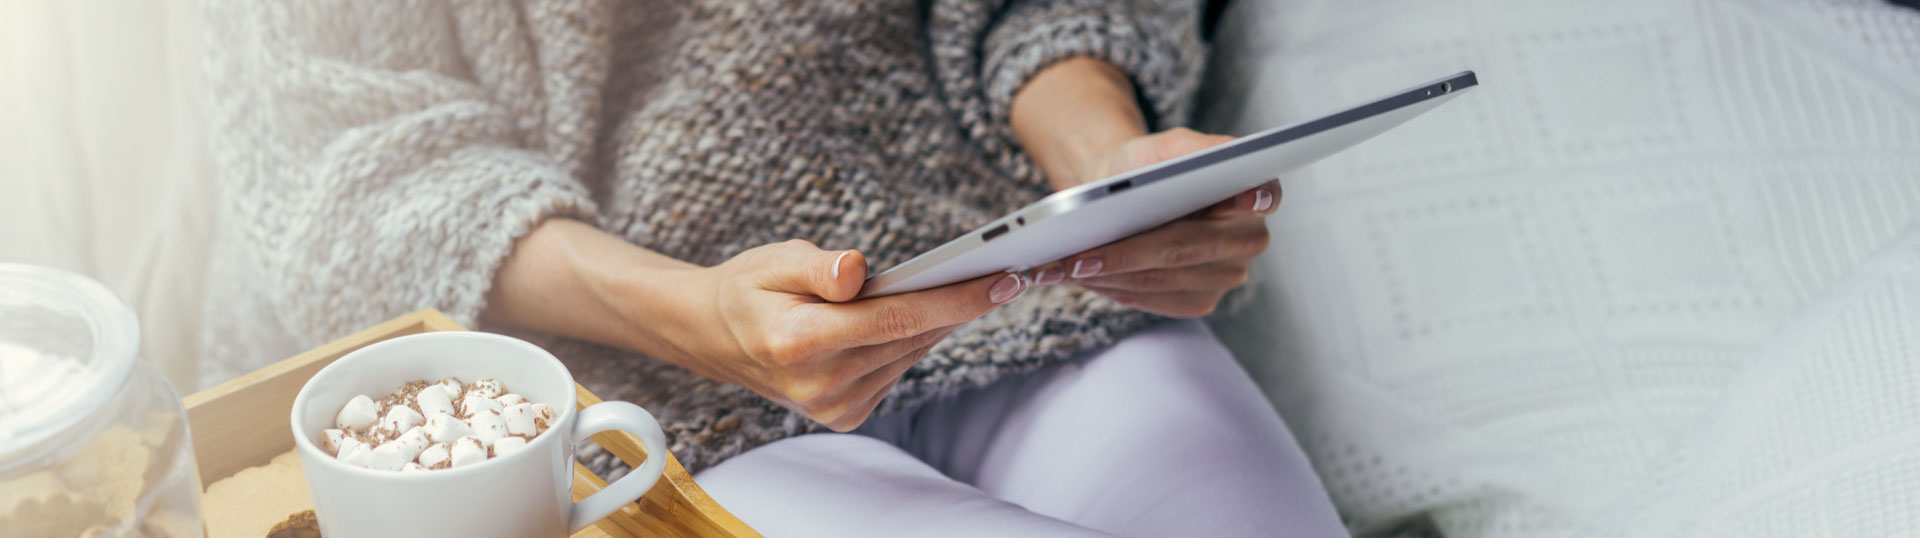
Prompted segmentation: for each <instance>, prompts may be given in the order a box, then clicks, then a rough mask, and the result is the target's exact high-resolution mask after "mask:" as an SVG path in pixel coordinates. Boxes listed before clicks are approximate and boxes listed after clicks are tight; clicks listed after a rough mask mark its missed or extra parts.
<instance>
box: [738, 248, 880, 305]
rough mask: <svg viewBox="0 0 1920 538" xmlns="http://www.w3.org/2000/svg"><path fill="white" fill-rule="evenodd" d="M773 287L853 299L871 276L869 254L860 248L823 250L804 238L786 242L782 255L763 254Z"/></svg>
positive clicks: (835, 299) (832, 298) (770, 287)
mask: <svg viewBox="0 0 1920 538" xmlns="http://www.w3.org/2000/svg"><path fill="white" fill-rule="evenodd" d="M763 263H766V264H767V267H765V268H764V269H766V271H767V273H766V274H767V276H768V278H767V279H766V282H765V287H766V288H767V289H768V290H771V291H778V292H785V293H794V294H800V295H812V296H815V297H819V298H821V299H826V300H827V301H831V302H836V303H838V302H842V301H850V300H852V299H853V297H854V296H855V295H858V294H859V293H860V286H861V285H862V284H864V283H866V280H867V257H866V256H864V255H862V254H860V251H857V250H820V249H819V247H815V246H813V244H811V243H806V242H803V241H792V242H789V243H788V244H787V245H783V248H781V249H780V252H779V255H777V256H769V257H767V258H763Z"/></svg>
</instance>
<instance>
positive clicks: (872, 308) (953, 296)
mask: <svg viewBox="0 0 1920 538" xmlns="http://www.w3.org/2000/svg"><path fill="white" fill-rule="evenodd" d="M1029 287H1031V285H1030V284H1028V282H1027V280H1026V278H1025V277H1022V276H1020V274H1018V273H1010V272H1009V273H997V274H993V275H987V276H984V277H980V278H976V279H973V280H968V281H966V282H960V283H957V284H948V285H946V286H941V287H938V288H932V289H926V290H920V291H916V292H911V293H902V294H899V295H889V296H886V297H879V298H874V299H866V300H861V301H854V302H849V303H840V304H815V305H802V308H801V309H799V311H800V314H802V315H804V316H805V318H806V319H807V322H806V323H807V328H809V329H810V330H813V331H817V332H818V333H819V334H830V335H836V336H835V338H836V341H838V342H839V343H840V344H842V345H844V346H846V347H857V346H868V345H874V344H881V343H886V342H891V341H894V340H900V339H903V338H909V337H912V336H914V335H918V334H921V333H925V332H927V331H931V330H934V329H938V328H941V327H949V326H954V325H959V324H962V323H966V322H968V321H973V319H974V318H978V317H980V316H981V315H982V314H986V313H987V312H991V311H993V309H994V308H995V307H998V306H1000V305H1001V304H1005V303H1006V302H1007V301H1012V300H1013V299H1014V298H1015V297H1019V296H1020V295H1021V294H1024V293H1026V292H1027V289H1028V288H1029Z"/></svg>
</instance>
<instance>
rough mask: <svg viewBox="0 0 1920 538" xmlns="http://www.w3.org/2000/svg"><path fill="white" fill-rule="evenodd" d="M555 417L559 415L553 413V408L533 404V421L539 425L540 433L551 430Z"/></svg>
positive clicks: (541, 404)
mask: <svg viewBox="0 0 1920 538" xmlns="http://www.w3.org/2000/svg"><path fill="white" fill-rule="evenodd" d="M557 417H559V413H556V412H554V409H553V406H551V405H547V404H543V403H536V404H533V420H534V421H535V422H536V423H537V424H539V426H540V431H546V430H547V428H552V427H553V420H554V419H555V418H557Z"/></svg>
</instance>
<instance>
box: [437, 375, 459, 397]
mask: <svg viewBox="0 0 1920 538" xmlns="http://www.w3.org/2000/svg"><path fill="white" fill-rule="evenodd" d="M433 384H435V385H439V386H440V388H441V389H444V390H446V391H447V396H449V397H453V398H458V397H460V393H461V392H464V391H466V390H467V387H466V386H464V385H461V384H460V378H457V377H442V378H440V380H439V381H435V382H433Z"/></svg>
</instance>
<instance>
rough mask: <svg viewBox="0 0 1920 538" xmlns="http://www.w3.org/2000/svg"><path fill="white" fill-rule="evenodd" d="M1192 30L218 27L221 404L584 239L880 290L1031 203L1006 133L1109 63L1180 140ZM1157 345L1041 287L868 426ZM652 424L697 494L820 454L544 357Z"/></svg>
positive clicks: (749, 15) (880, 25)
mask: <svg viewBox="0 0 1920 538" xmlns="http://www.w3.org/2000/svg"><path fill="white" fill-rule="evenodd" d="M1197 10H1198V7H1197V5H1189V4H1187V3H1184V2H1178V1H1176V0H1132V1H1114V2H1097V1H1093V0H1028V1H1023V0H1014V1H1011V2H1008V1H1004V0H1003V1H994V0H932V1H930V2H918V3H916V2H912V1H887V0H851V1H832V2H791V1H785V0H695V1H692V2H689V3H680V2H615V1H610V0H609V1H600V0H524V1H520V2H513V1H508V0H495V1H462V2H442V1H434V0H418V1H407V2H402V1H396V0H359V1H334V2H319V1H285V2H282V1H273V2H258V1H253V0H215V1H212V2H210V6H209V8H208V9H207V15H208V19H207V31H208V37H207V42H206V49H207V50H208V51H210V56H209V58H208V61H207V64H206V68H207V73H208V76H209V80H208V82H209V86H210V87H211V88H213V94H212V96H211V97H212V99H211V101H210V104H211V108H212V111H213V113H212V115H213V117H212V120H213V121H212V123H211V126H212V128H211V132H212V140H211V143H212V149H213V155H214V157H215V162H216V164H217V166H218V170H219V172H218V174H219V176H218V177H219V181H218V185H219V200H218V202H219V203H218V207H219V210H220V215H219V218H220V221H219V222H220V224H219V225H218V226H217V228H218V232H216V235H217V237H216V238H215V239H216V246H215V251H216V252H215V258H214V261H213V268H212V270H211V274H210V276H209V278H210V279H211V280H210V282H209V285H208V289H209V296H208V303H207V309H206V312H207V315H208V323H207V326H208V333H207V335H206V337H205V338H206V342H205V344H206V349H207V351H208V353H209V355H210V356H209V357H208V358H209V360H208V363H210V364H212V365H213V366H212V367H211V368H210V372H209V373H208V375H207V376H205V378H203V381H216V380H220V379H224V378H226V377H230V376H232V375H236V374H238V373H242V372H244V371H247V370H250V369H253V368H257V367H259V366H262V365H264V364H267V363H269V362H271V361H273V360H276V359H279V358H283V357H286V356H289V355H291V354H293V353H295V352H297V351H299V350H301V349H305V348H308V347H312V346H315V345H318V344H320V343H323V342H326V341H328V340H331V339H335V338H339V337H341V336H344V335H347V334H350V333H352V332H354V331H356V330H359V329H361V328H365V327H367V326H369V325H372V324H374V323H377V322H379V321H381V320H384V319H387V318H391V317H393V316H396V315H399V314H402V313H405V312H408V311H412V310H415V309H418V308H422V307H434V308H438V309H440V310H441V311H443V312H446V313H447V314H449V315H451V316H452V317H453V318H454V319H455V320H456V321H459V322H460V323H462V324H466V325H467V326H470V327H471V326H474V324H476V323H477V321H478V318H479V314H480V312H481V310H482V309H483V308H484V307H485V306H486V305H485V298H486V293H487V289H488V287H489V286H490V285H491V282H492V279H493V276H494V272H495V270H496V269H497V268H498V267H499V266H500V264H501V262H502V261H503V259H504V258H505V257H506V256H507V254H508V252H509V251H510V249H511V246H512V244H513V241H514V240H515V239H517V238H519V237H520V236H521V235H523V234H525V233H527V232H528V231H529V230H530V229H531V228H532V227H533V226H534V225H535V224H537V223H538V222H539V221H540V220H541V219H544V218H548V217H570V218H576V219H581V220H584V221H587V222H592V223H596V224H597V225H599V226H601V227H603V228H604V229H606V230H608V231H610V232H612V233H614V234H616V235H619V236H621V237H624V238H626V239H628V240H630V241H632V242H634V243H636V244H639V245H642V246H645V247H647V248H650V249H653V250H656V251H659V252H662V253H665V254H668V255H671V256H674V257H676V258H680V259H683V260H687V261H690V262H694V263H699V264H714V263H718V262H720V261H722V260H725V259H727V258H728V257H730V256H732V255H734V254H735V253H738V252H740V251H742V250H745V249H747V248H750V247H753V246H756V245H761V244H765V243H770V242H776V241H782V240H786V239H792V238H801V239H807V240H810V241H813V242H814V243H816V244H818V245H820V246H821V247H822V248H827V249H860V250H861V251H863V252H865V253H867V255H868V256H870V258H871V259H872V260H873V262H874V263H873V265H874V266H875V267H876V268H884V267H887V266H890V265H892V264H896V263H899V262H901V261H903V260H905V259H906V258H908V257H910V256H912V255H913V254H915V253H917V252H920V251H922V250H925V249H928V248H931V247H933V246H936V245H938V244H940V243H942V242H944V241H946V240H948V239H951V238H953V237H955V236H958V235H959V234H961V233H964V232H965V231H967V230H969V229H971V228H973V227H975V226H977V225H980V224H982V223H984V222H986V221H988V220H990V219H992V218H994V217H997V216H999V215H1001V214H1004V213H1005V212H1007V211H1010V210H1012V209H1014V208H1016V207H1018V206H1021V205H1023V204H1025V203H1028V202H1031V201H1033V200H1035V199H1038V198H1039V197H1041V196H1043V195H1045V194H1046V193H1047V189H1046V187H1045V182H1044V181H1042V180H1041V178H1040V177H1038V174H1037V173H1036V172H1035V169H1034V167H1033V166H1032V165H1031V163H1030V162H1029V161H1028V160H1027V159H1026V158H1025V157H1024V156H1023V155H1022V154H1021V153H1020V150H1019V147H1018V146H1017V145H1016V144H1015V141H1014V139H1013V138H1012V134H1011V131H1010V127H1009V124H1008V119H1007V113H1008V105H1009V102H1010V101H1011V99H1012V96H1013V94H1014V93H1015V91H1016V90H1018V89H1019V87H1020V85H1021V84H1022V83H1023V82H1024V81H1025V80H1026V79H1027V77H1029V76H1030V75H1031V74H1033V73H1034V72H1035V71H1036V70H1038V69H1040V68H1042V67H1044V66H1046V65H1047V64H1048V63H1050V62H1052V61H1055V60H1059V59H1064V58H1066V57H1070V56H1075V55H1090V56H1094V57H1098V58H1102V59H1105V60H1107V61H1109V62H1111V63H1113V64H1114V65H1116V66H1119V67H1120V68H1121V69H1123V70H1124V71H1126V72H1128V73H1129V74H1131V75H1132V77H1133V80H1134V82H1135V83H1136V85H1137V86H1138V89H1139V90H1140V92H1141V94H1142V96H1143V101H1144V102H1145V103H1147V104H1148V105H1149V108H1151V110H1150V111H1149V113H1150V114H1152V115H1153V116H1154V117H1156V118H1158V120H1159V121H1158V123H1159V124H1160V125H1159V126H1160V127H1165V126H1169V125H1171V124H1175V123H1177V122H1179V121H1180V120H1181V119H1182V118H1184V117H1185V115H1186V103H1185V99H1186V98H1187V97H1188V94H1189V92H1190V91H1191V89H1192V87H1193V85H1194V84H1195V81H1196V79H1197V71H1198V69H1199V67H1200V65H1201V63H1202V62H1201V58H1200V55H1201V54H1202V52H1203V51H1202V45H1201V43H1200V41H1199V38H1198V36H1197V35H1196V21H1195V19H1196V15H1197V13H1196V11H1197ZM1148 321H1149V316H1147V315H1145V314H1142V313H1140V312H1137V311H1131V310H1128V309H1125V308H1123V307H1120V306H1118V305H1116V304H1114V303H1111V302H1109V301H1106V300H1104V299H1101V298H1099V297H1097V296H1095V295H1092V294H1089V293H1085V292H1082V291H1079V290H1076V289H1074V288H1070V287H1064V286H1057V287H1049V288H1044V289H1038V290H1035V292H1034V293H1030V294H1029V295H1028V296H1027V297H1024V298H1022V299H1020V300H1018V301H1017V302H1015V303H1013V304H1011V305H1008V306H1006V307H1003V308H1001V309H999V310H997V311H995V312H993V313H992V314H989V315H987V316H986V317H984V318H982V319H980V320H978V321H976V322H974V323H971V324H969V325H967V326H965V327H964V328H962V329H961V330H959V331H958V332H956V333H954V335H953V336H952V337H951V338H949V339H947V340H946V341H945V342H943V343H941V344H940V345H938V346H936V347H935V348H934V349H933V351H932V352H931V354H930V355H929V356H928V357H927V358H926V359H925V360H923V361H922V362H921V363H920V364H918V365H917V366H915V367H914V368H913V369H912V370H910V371H908V372H907V374H906V375H905V378H904V379H903V380H902V381H901V383H900V384H899V385H898V387H897V388H895V389H894V392H893V393H892V394H891V395H890V396H889V397H888V399H887V400H886V401H885V403H883V404H882V406H881V412H882V413H888V412H895V411H898V410H900V409H903V408H908V407H912V406H915V405H918V404H921V403H923V402H926V401H928V400H930V399H933V398H938V397H941V396H943V395H948V394H952V393H954V392H956V391H959V390H963V389H967V388H970V387H977V386H980V385H983V384H986V383H989V382H992V381H993V380H995V379H997V378H1000V377H1002V376H1006V375H1011V374H1018V373H1021V372H1027V371H1031V370H1033V369H1035V368H1038V367H1040V366H1043V365H1045V364H1048V363H1050V362H1054V361H1061V360H1066V359H1069V358H1071V357H1073V356H1075V355H1077V354H1080V353H1082V352H1085V351H1088V350H1092V349H1096V348H1099V347H1101V346H1105V345H1107V344H1109V343H1111V342H1112V341H1113V340H1114V339H1115V338H1117V337H1119V336H1121V335H1123V334H1125V333H1127V332H1129V331H1133V330H1135V329H1136V328H1138V327H1140V326H1142V325H1144V324H1145V323H1147V322H1148ZM538 341H539V343H541V344H543V345H545V346H546V347H548V348H549V349H551V350H552V351H553V352H554V353H555V354H556V355H558V356H560V357H561V358H562V360H564V361H565V362H566V363H567V365H568V366H569V367H570V368H571V369H572V370H573V372H574V375H575V377H577V378H578V379H579V380H580V381H581V382H582V383H583V384H585V385H586V386H587V387H588V388H589V389H591V390H593V391H594V392H596V393H599V394H600V395H602V396H604V397H606V398H608V399H623V400H629V401H633V402H635V403H638V404H640V405H642V406H644V407H647V408H648V409H649V410H651V411H653V412H654V413H655V414H657V415H658V416H659V417H660V419H661V421H662V423H663V424H664V425H666V426H667V428H668V430H669V431H668V435H669V436H670V438H671V439H672V445H673V451H674V452H675V454H677V455H678V456H679V457H680V458H681V459H682V460H683V461H684V462H685V463H686V465H687V466H688V467H690V468H694V469H699V468H703V467H705V466H708V465H711V464H713V463H715V462H718V461H720V460H722V459H725V458H727V457H729V456H732V455H734V454H738V453H740V452H741V451H742V450H745V449H748V448H751V447H753V446H757V445H760V444H764V443H767V442H770V441H773V440H776V439H779V438H782V437H786V436H791V435H795V434H799V433H805V432H809V431H814V430H815V429H817V428H820V426H819V425H818V424H815V423H813V422H812V421H809V420H807V419H805V418H803V417H799V416H797V415H795V414H794V413H791V412H789V411H787V410H785V409H783V408H781V407H779V406H777V405H774V404H771V403H769V402H768V401H766V400H764V399H762V398H760V397H759V396H757V395H755V394H753V393H752V392H749V391H747V390H745V389H742V388H739V387H735V386H728V385H722V384H719V383H716V382H713V381H711V380H708V379H705V378H702V377H700V376H697V375H694V374H692V373H690V372H688V371H686V370H683V369H680V368H678V367H676V366H673V365H670V364H667V363H664V362H661V361H657V360H654V359H651V358H648V357H645V356H641V355H639V354H636V353H633V352H630V351H625V350H618V349H611V348H607V347H602V346H597V345H594V344H590V343H586V342H579V341H568V340H563V339H558V338H551V337H546V338H538Z"/></svg>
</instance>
